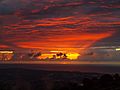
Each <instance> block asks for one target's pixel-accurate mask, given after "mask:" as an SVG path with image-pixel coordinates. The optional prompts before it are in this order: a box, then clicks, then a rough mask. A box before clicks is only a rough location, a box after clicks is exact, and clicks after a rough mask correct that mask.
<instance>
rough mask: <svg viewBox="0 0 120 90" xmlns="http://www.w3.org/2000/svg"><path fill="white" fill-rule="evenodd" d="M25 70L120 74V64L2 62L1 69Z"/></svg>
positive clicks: (0, 63)
mask: <svg viewBox="0 0 120 90" xmlns="http://www.w3.org/2000/svg"><path fill="white" fill-rule="evenodd" d="M4 68H23V69H35V70H46V71H70V72H75V71H77V72H91V73H120V62H76V61H70V62H68V61H50V62H49V61H12V62H11V61H10V62H8V61H7V62H0V69H4Z"/></svg>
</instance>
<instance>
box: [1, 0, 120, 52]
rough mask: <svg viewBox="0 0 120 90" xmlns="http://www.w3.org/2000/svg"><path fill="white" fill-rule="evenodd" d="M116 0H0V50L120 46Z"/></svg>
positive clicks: (78, 49) (119, 8)
mask: <svg viewBox="0 0 120 90" xmlns="http://www.w3.org/2000/svg"><path fill="white" fill-rule="evenodd" d="M119 1H120V0H0V49H11V50H16V51H27V50H30V49H37V50H40V51H41V52H45V53H49V52H51V51H64V52H67V53H68V52H69V53H71V52H72V53H73V52H74V53H80V52H81V51H86V50H90V49H94V51H95V52H102V51H103V52H105V51H106V52H108V51H112V52H113V51H114V50H115V49H116V48H120V3H119ZM98 49H99V50H98ZM97 50H98V51H97Z"/></svg>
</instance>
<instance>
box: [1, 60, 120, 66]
mask: <svg viewBox="0 0 120 90" xmlns="http://www.w3.org/2000/svg"><path fill="white" fill-rule="evenodd" d="M0 64H61V65H64V64H65V65H67V64H68V65H69V64H70V65H71V64H75V65H82V64H88V65H117V66H120V61H78V60H61V61H57V60H56V61H55V60H52V61H48V60H41V61H40V60H39V61H37V60H35V61H34V60H24V61H22V60H16V61H15V60H11V61H0Z"/></svg>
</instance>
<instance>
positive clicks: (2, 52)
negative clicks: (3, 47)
mask: <svg viewBox="0 0 120 90" xmlns="http://www.w3.org/2000/svg"><path fill="white" fill-rule="evenodd" d="M0 53H1V54H12V53H13V51H0Z"/></svg>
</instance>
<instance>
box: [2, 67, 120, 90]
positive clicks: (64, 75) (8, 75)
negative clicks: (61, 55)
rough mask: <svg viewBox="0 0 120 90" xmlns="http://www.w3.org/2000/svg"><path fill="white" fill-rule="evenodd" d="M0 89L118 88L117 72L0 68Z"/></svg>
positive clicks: (61, 89) (98, 89) (84, 89)
mask: <svg viewBox="0 0 120 90" xmlns="http://www.w3.org/2000/svg"><path fill="white" fill-rule="evenodd" d="M0 90H120V76H119V74H101V73H81V72H65V71H42V70H32V69H21V68H10V69H0Z"/></svg>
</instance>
